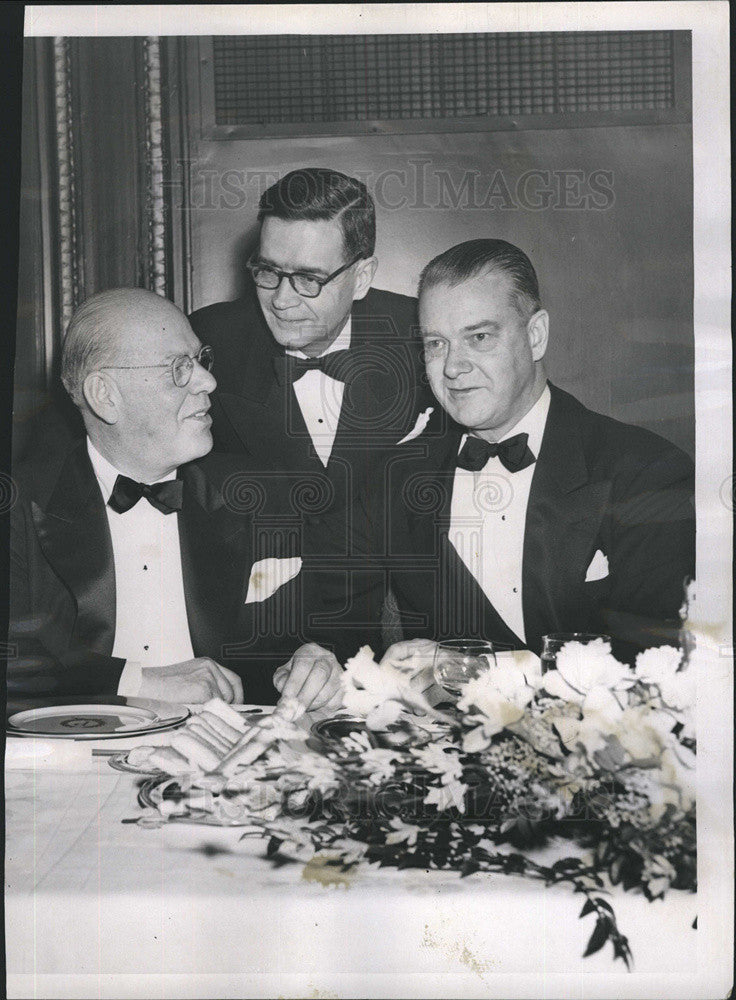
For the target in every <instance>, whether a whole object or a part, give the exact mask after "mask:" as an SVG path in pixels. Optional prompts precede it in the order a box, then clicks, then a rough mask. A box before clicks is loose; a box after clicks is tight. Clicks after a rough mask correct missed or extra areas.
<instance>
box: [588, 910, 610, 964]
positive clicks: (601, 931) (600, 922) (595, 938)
mask: <svg viewBox="0 0 736 1000" xmlns="http://www.w3.org/2000/svg"><path fill="white" fill-rule="evenodd" d="M610 933H611V921H610V920H609V919H608V917H598V919H597V920H596V922H595V928H594V930H593V933H592V934H591V935H590V940H589V941H588V947H587V948H586V949H585V951H584V952H583V958H587V957H588V955H594V954H595V953H596V952H597V951H600V950H601V948H602V947H603V945H604V944H605V943H606V941H607V940H608V937H609V935H610Z"/></svg>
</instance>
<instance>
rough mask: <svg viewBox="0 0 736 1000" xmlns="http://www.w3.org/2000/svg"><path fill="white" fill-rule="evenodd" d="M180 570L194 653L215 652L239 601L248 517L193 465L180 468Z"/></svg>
mask: <svg viewBox="0 0 736 1000" xmlns="http://www.w3.org/2000/svg"><path fill="white" fill-rule="evenodd" d="M181 478H182V480H183V482H184V498H183V506H182V509H181V512H180V513H179V515H178V518H179V539H180V543H181V562H182V574H183V579H184V596H185V600H186V608H187V618H188V621H189V632H190V635H191V639H192V647H193V649H194V653H195V656H213V657H215V658H216V659H217V657H218V656H221V651H222V646H223V644H224V643H225V642H226V641H230V640H231V639H232V635H233V628H234V627H235V623H236V621H237V619H238V615H239V612H240V609H241V608H242V606H243V603H244V601H245V597H246V593H245V588H246V586H247V582H248V578H249V573H250V562H251V556H250V544H249V542H250V528H251V519H250V518H249V517H247V516H245V515H242V514H240V515H239V514H238V513H237V512H235V511H233V510H230V509H229V508H228V507H227V506H226V505H225V503H224V501H223V499H222V496H221V494H220V493H219V492H218V491H217V490H215V489H214V488H213V487H212V486H211V485H210V484H209V483H208V481H207V479H206V477H205V475H204V473H203V471H202V470H201V469H200V468H199V467H198V466H197V465H196V464H193V465H189V466H185V467H184V468H183V469H182V470H181Z"/></svg>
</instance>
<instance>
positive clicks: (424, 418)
mask: <svg viewBox="0 0 736 1000" xmlns="http://www.w3.org/2000/svg"><path fill="white" fill-rule="evenodd" d="M433 413H434V407H433V406H428V407H427V409H426V410H425V411H424V412H423V413H420V414H419V416H418V417H417V422H416V423H415V424H414V427H413V428H412V429H411V430H410V431H409V433H408V434H407V435H406V437H403V438H402V439H401V440H400V441H397V442H396V443H397V444H406V442H407V441H413V440H414V438H415V437H419V435H420V434H421V433H422V431H423V430H424V428H425V427H426V426H427V424H428V423H429V418H430V417H431V416H432V414H433Z"/></svg>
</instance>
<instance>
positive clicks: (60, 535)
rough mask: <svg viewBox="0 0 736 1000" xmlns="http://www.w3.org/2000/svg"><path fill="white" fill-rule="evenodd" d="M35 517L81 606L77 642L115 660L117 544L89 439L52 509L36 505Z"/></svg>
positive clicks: (68, 467)
mask: <svg viewBox="0 0 736 1000" xmlns="http://www.w3.org/2000/svg"><path fill="white" fill-rule="evenodd" d="M32 516H33V521H34V524H35V528H36V532H37V535H38V540H39V543H40V545H41V548H42V550H43V552H44V555H45V556H46V558H47V560H48V562H49V564H50V566H51V567H52V569H53V570H54V572H55V573H56V574H57V576H58V577H59V579H60V580H62V581H63V582H64V583H65V584H66V586H67V587H68V588H69V590H70V591H71V593H72V594H73V596H74V599H75V601H76V604H77V620H76V623H75V630H74V638H75V641H78V642H79V643H80V645H83V646H86V647H87V648H89V649H92V650H94V651H96V652H99V653H102V654H104V655H107V656H109V655H111V654H112V648H113V645H114V642H115V567H114V561H113V553H112V540H111V538H110V529H109V527H108V523H107V515H106V513H105V505H104V503H103V501H102V494H101V492H100V488H99V485H98V483H97V479H96V477H95V474H94V471H93V469H92V465H91V464H90V461H89V457H88V455H87V446H86V439H85V440H83V441H81V442H79V443H78V444H77V445H76V446H75V447H74V449H73V450H72V451H71V452H70V453H69V456H68V458H67V460H66V462H65V464H64V466H63V467H62V470H61V472H60V473H59V478H58V480H57V482H56V485H55V487H54V490H53V492H52V493H51V496H50V498H49V500H48V502H47V504H46V509H45V510H42V509H41V507H40V506H39V505H38V504H35V503H34V504H32Z"/></svg>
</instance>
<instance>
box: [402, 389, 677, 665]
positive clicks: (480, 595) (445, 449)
mask: <svg viewBox="0 0 736 1000" xmlns="http://www.w3.org/2000/svg"><path fill="white" fill-rule="evenodd" d="M550 392H551V401H550V408H549V414H548V417H547V423H546V426H545V431H544V436H543V439H542V444H541V447H540V451H539V455H538V456H537V461H536V463H535V469H534V474H533V478H532V484H531V491H530V495H529V504H528V508H527V513H526V524H525V533H524V546H523V564H522V607H523V616H524V630H525V637H524V638H523V639H522V638H521V637H520V636H518V635H516V634H515V633H514V632H512V631H511V629H510V628H509V626H508V625H507V624H506V622H505V621H503V619H502V618H501V617H500V615H499V614H498V612H497V611H496V609H495V608H494V607H493V605H492V604H491V602H490V601H489V600H488V599H487V597H486V596H485V594H484V592H483V591H482V589H481V587H480V586H479V584H478V583H477V582H476V580H475V578H474V577H473V576H472V574H471V573H470V572H469V570H468V569H467V568H466V566H465V564H464V563H463V562H462V560H461V559H460V557H459V556H458V555H457V553H456V552H455V549H454V547H453V546H452V544H451V543H450V542H449V541H448V530H449V526H450V511H451V502H452V490H453V483H454V476H455V468H456V458H457V454H458V447H459V444H460V439H461V436H462V433H463V428H461V427H458V426H457V425H456V426H454V427H451V428H450V429H449V430H448V431H447V432H446V433H433V428H432V425H431V424H430V425H429V426H428V428H427V431H426V433H425V434H424V435H422V436H420V437H418V438H416V439H415V440H414V441H412V442H410V443H409V444H408V445H403V446H401V448H397V449H395V461H394V463H393V465H392V467H391V473H392V482H391V483H390V484H389V485H388V490H389V491H390V492H391V494H392V495H393V496H394V498H395V499H394V502H393V503H392V507H391V524H390V530H389V535H388V537H387V539H386V545H387V548H388V551H389V560H388V563H389V565H390V566H391V567H392V569H391V579H392V584H393V588H394V591H395V593H396V595H397V600H398V603H399V608H400V611H401V614H402V621H403V627H404V633H405V636H406V637H407V638H409V637H413V636H415V635H416V636H420V635H421V636H428V637H430V638H435V639H438V638H443V637H444V638H450V637H458V638H460V637H478V638H480V637H483V638H487V639H490V640H493V641H495V642H496V643H497V644H498V645H499V646H500V647H501V648H504V647H506V648H524V647H527V648H529V649H531V650H533V651H534V652H535V653H537V654H539V653H540V652H541V649H542V637H543V636H544V635H546V634H548V633H552V632H594V633H605V634H608V635H610V636H611V638H612V640H613V646H614V652H615V653H616V654H617V655H618V656H620V657H623V658H625V659H627V660H631V659H632V657H633V656H634V655H635V654H636V652H637V651H638V650H640V649H642V648H646V647H647V646H651V645H656V644H662V643H672V644H675V645H677V642H678V630H679V627H680V620H679V610H680V608H681V606H682V604H683V599H684V584H685V583H686V581H687V580H688V579H690V578H692V577H693V576H694V573H695V518H694V501H693V471H694V470H693V464H692V462H691V460H690V459H689V458H688V457H687V456H686V455H685V454H684V453H683V452H682V451H680V449H678V448H676V447H675V446H674V445H672V444H670V443H669V442H667V441H665V440H664V439H663V438H660V437H659V436H658V435H656V434H652V433H651V432H649V431H646V430H643V429H641V428H638V427H633V426H630V425H627V424H623V423H620V422H619V421H617V420H613V419H611V418H609V417H605V416H602V415H601V414H598V413H594V412H592V411H591V410H588V409H586V407H584V406H583V405H582V404H581V403H580V402H578V400H576V399H574V398H573V397H572V396H570V395H569V394H568V393H566V392H564V391H562V390H561V389H558V388H556V387H555V386H552V385H551V386H550ZM402 449H403V451H402ZM508 476H509V477H510V483H511V486H512V487H513V474H512V473H508ZM489 500H490V502H492V498H489Z"/></svg>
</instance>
